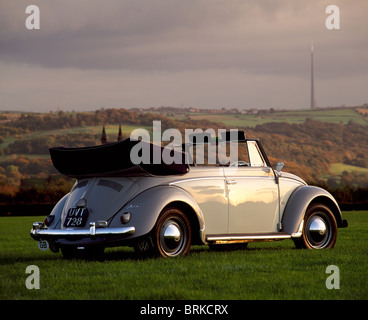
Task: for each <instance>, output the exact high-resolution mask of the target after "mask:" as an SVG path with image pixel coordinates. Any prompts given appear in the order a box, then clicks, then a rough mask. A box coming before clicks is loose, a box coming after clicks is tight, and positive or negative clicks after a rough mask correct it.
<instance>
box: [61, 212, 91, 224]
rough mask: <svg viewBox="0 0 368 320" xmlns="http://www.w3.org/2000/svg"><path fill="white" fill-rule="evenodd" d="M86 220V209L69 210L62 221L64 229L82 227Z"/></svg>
mask: <svg viewBox="0 0 368 320" xmlns="http://www.w3.org/2000/svg"><path fill="white" fill-rule="evenodd" d="M87 218H88V209H87V208H70V209H69V210H68V214H67V215H66V218H65V221H64V227H84V226H85V224H86V222H87Z"/></svg>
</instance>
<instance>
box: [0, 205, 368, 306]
mask: <svg viewBox="0 0 368 320" xmlns="http://www.w3.org/2000/svg"><path fill="white" fill-rule="evenodd" d="M344 218H346V219H348V221H349V227H348V228H346V229H339V235H338V241H337V244H336V246H335V248H334V249H331V250H321V251H316V250H314V251H312V250H298V249H295V248H294V244H293V242H292V241H291V240H285V241H280V242H265V243H251V244H249V246H248V249H246V250H238V251H227V252H222V251H210V250H209V249H208V247H207V246H203V247H193V248H192V250H191V251H190V253H189V255H187V256H186V257H180V258H176V259H163V258H157V259H146V260H138V259H136V256H135V254H134V252H133V250H132V249H130V248H110V249H106V251H105V254H104V260H103V261H91V260H83V259H80V260H76V259H74V260H65V259H64V258H62V255H61V253H57V254H54V253H52V252H51V251H46V252H44V251H40V250H39V249H38V248H37V243H36V241H34V240H33V239H31V238H30V236H29V230H30V228H31V225H32V222H34V221H38V220H42V217H1V218H0V272H1V278H0V299H1V300H4V299H5V300H6V299H12V300H13V299H21V300H23V299H26V300H33V299H123V300H129V299H135V300H144V299H150V300H161V299H168V300H173V299H180V300H181V299H186V300H197V299H225V300H227V299H231V300H243V299H307V300H308V299H313V300H314V299H317V300H320V299H332V300H335V299H368V273H367V266H368V212H367V211H365V212H346V213H344ZM29 265H36V266H38V267H39V270H40V289H38V290H37V289H33V290H29V289H27V288H26V285H25V282H26V279H27V277H28V276H29V274H26V268H27V266H29ZM329 265H336V266H337V267H339V270H340V289H331V290H329V289H327V288H326V284H325V282H326V279H327V277H328V276H330V274H326V268H327V266H329Z"/></svg>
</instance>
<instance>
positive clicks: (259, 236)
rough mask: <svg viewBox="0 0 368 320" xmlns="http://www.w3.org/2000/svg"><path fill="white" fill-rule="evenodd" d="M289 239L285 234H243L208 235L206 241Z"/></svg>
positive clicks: (230, 241) (228, 241)
mask: <svg viewBox="0 0 368 320" xmlns="http://www.w3.org/2000/svg"><path fill="white" fill-rule="evenodd" d="M284 239H291V235H290V234H287V233H280V232H278V233H267V234H244V235H208V236H207V237H206V240H207V241H208V242H211V243H219V244H220V243H237V242H238V243H239V242H252V241H274V240H284Z"/></svg>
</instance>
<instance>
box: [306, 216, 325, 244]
mask: <svg viewBox="0 0 368 320" xmlns="http://www.w3.org/2000/svg"><path fill="white" fill-rule="evenodd" d="M306 228H307V235H308V241H309V243H310V244H311V246H312V247H314V248H323V247H324V246H325V245H326V244H328V242H329V240H330V238H331V233H330V230H331V227H330V225H329V220H328V219H327V218H326V219H325V218H323V216H321V215H317V214H316V215H313V216H311V217H310V218H309V219H308V223H307V226H306Z"/></svg>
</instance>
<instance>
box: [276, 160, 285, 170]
mask: <svg viewBox="0 0 368 320" xmlns="http://www.w3.org/2000/svg"><path fill="white" fill-rule="evenodd" d="M284 166H285V164H284V163H283V162H282V161H279V162H278V163H277V165H276V171H277V172H280V171H281V170H282V169H283V168H284Z"/></svg>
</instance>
